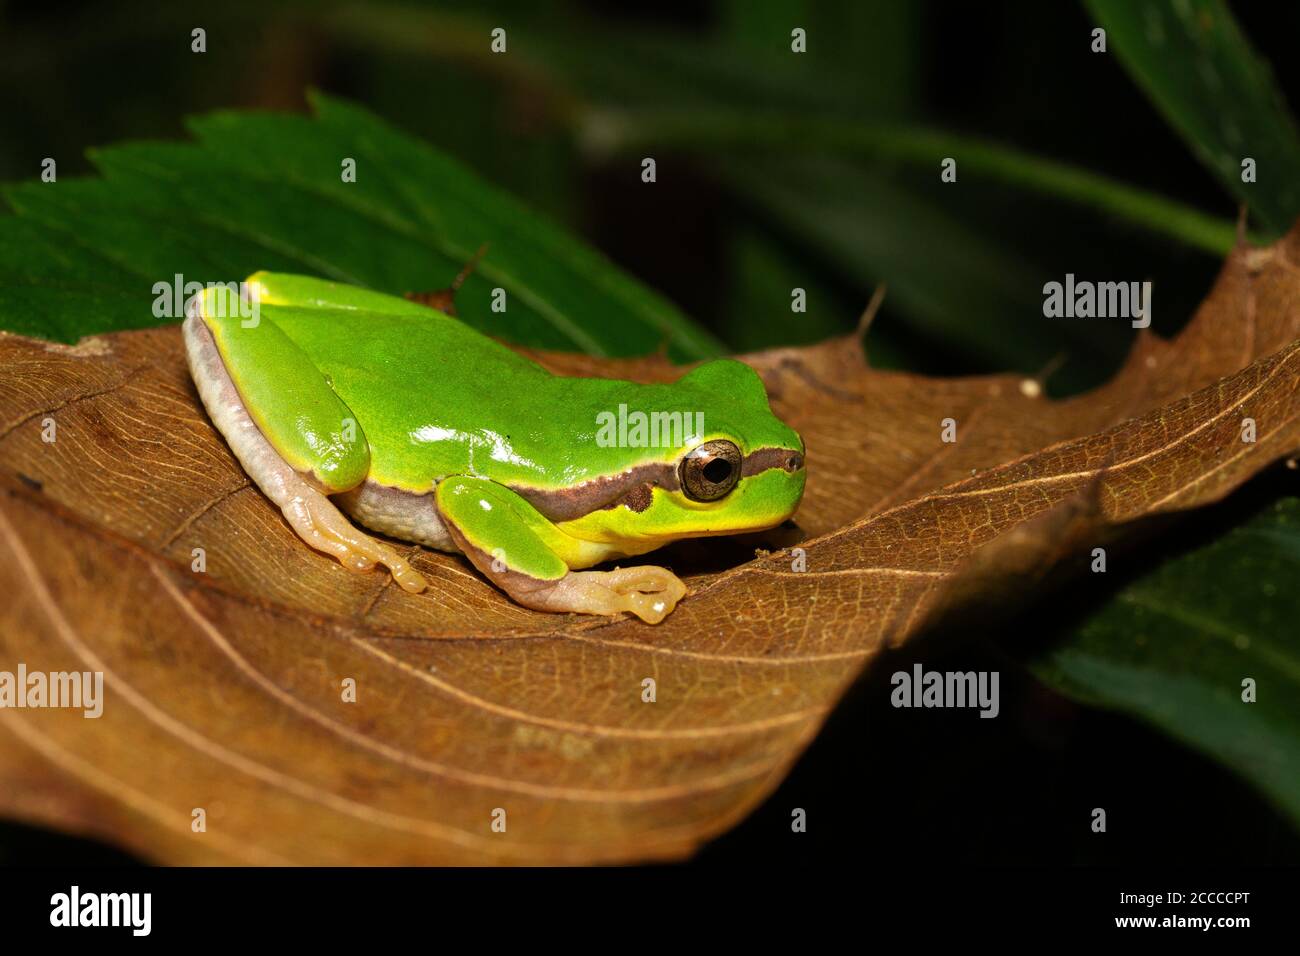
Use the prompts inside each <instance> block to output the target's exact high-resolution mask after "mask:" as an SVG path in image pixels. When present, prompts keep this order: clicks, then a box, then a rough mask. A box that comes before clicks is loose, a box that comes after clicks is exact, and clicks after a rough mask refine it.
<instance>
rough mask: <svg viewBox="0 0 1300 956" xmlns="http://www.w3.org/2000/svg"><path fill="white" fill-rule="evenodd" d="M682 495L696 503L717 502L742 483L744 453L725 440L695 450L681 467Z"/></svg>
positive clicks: (709, 442)
mask: <svg viewBox="0 0 1300 956" xmlns="http://www.w3.org/2000/svg"><path fill="white" fill-rule="evenodd" d="M677 475H678V477H679V478H680V479H681V484H682V491H683V492H685V493H686V497H687V498H690V499H691V500H692V501H717V500H718V499H719V498H721V497H723V496H724V495H726V494H727V493H728V492H729V491H731V489H732V488H734V487H736V482H738V481H740V449H739V448H737V447H736V446H735V444H734V443H732V442H729V441H727V440H726V439H724V438H718V439H715V440H713V441H706V442H705V443H704V444H703V445H700V446H698V447H696V448H692V449H691V450H690V451H689V452H688V453H687V454H686V456H685V457H684V458H682V463H681V464H680V465H678V467H677Z"/></svg>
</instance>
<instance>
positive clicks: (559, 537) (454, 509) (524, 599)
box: [436, 475, 686, 624]
mask: <svg viewBox="0 0 1300 956" xmlns="http://www.w3.org/2000/svg"><path fill="white" fill-rule="evenodd" d="M436 499H437V503H438V511H439V513H440V514H441V515H442V520H443V523H444V524H445V525H446V526H447V530H448V531H449V532H451V536H452V538H454V539H455V541H456V544H457V545H458V546H459V547H460V549H461V551H463V552H464V553H465V556H466V557H468V558H469V559H470V561H472V562H473V563H474V566H475V567H477V568H478V569H479V570H480V571H482V572H483V574H485V575H487V577H488V578H489V579H490V580H491V581H492V582H493V583H494V584H496V585H497V586H498V587H499V588H501V589H502V590H503V591H505V592H506V593H507V594H509V595H510V596H511V597H512V598H513V599H514V600H516V601H518V602H519V603H520V604H522V605H524V606H525V607H531V608H534V609H536V610H539V611H576V612H578V613H581V614H618V613H619V612H621V611H627V612H629V613H631V614H635V615H636V616H637V617H639V618H641V620H643V621H645V622H647V623H649V624H658V623H659V622H660V621H662V620H663V619H664V618H665V617H666V616H667V615H668V614H669V612H671V611H672V609H673V608H674V607H675V606H676V605H677V602H678V601H680V600H681V599H682V597H683V596H684V595H685V594H686V585H684V584H683V583H682V582H681V580H679V579H678V577H677V576H676V575H675V574H673V573H672V572H671V571H668V570H667V569H665V568H658V567H653V566H650V567H635V568H618V569H616V570H614V571H572V570H570V567H572V566H576V567H588V566H590V565H592V564H596V563H599V562H600V561H601V560H604V559H605V558H606V557H609V556H612V552H611V551H610V549H609V548H608V547H607V546H605V545H600V544H596V543H593V542H589V541H580V540H578V539H576V538H573V537H571V536H569V535H567V534H565V533H564V532H563V531H560V530H559V529H558V528H556V527H555V525H553V524H552V523H551V522H550V521H548V520H547V519H546V518H545V517H544V516H543V515H542V514H541V513H540V512H539V511H537V509H536V508H534V507H533V506H532V505H531V504H529V503H528V502H527V501H525V500H524V499H523V498H521V497H520V496H519V495H517V494H515V493H514V492H513V491H511V490H510V489H509V488H506V487H504V486H503V485H499V484H497V483H496V482H493V481H489V480H487V479H484V478H471V477H466V476H461V475H456V476H452V477H450V478H446V479H444V480H443V481H441V482H439V484H438V489H437V492H436Z"/></svg>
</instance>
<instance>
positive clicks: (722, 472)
mask: <svg viewBox="0 0 1300 956" xmlns="http://www.w3.org/2000/svg"><path fill="white" fill-rule="evenodd" d="M700 473H701V474H702V475H704V477H705V479H707V480H708V481H709V482H710V483H712V484H715V485H720V484H722V483H723V482H724V481H726V480H727V479H728V478H730V477H731V463H730V462H729V461H727V460H726V459H725V458H715V459H713V461H711V462H709V463H708V464H707V465H705V466H704V467H703V468H702V469H700Z"/></svg>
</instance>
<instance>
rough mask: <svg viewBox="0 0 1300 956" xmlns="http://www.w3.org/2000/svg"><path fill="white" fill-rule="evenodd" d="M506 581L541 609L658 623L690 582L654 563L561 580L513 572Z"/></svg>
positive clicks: (516, 594) (526, 602)
mask: <svg viewBox="0 0 1300 956" xmlns="http://www.w3.org/2000/svg"><path fill="white" fill-rule="evenodd" d="M510 577H511V578H513V579H514V580H510V581H502V582H500V583H502V584H503V585H506V586H507V589H508V590H509V592H510V596H511V597H513V598H514V599H515V600H516V601H518V602H519V603H520V604H522V605H524V606H525V607H531V608H534V609H536V610H539V611H574V612H577V613H579V614H618V613H620V612H623V611H627V612H628V613H630V614H635V615H636V616H637V617H639V618H640V619H641V620H643V621H645V622H646V623H647V624H658V623H659V622H660V621H662V620H663V619H664V618H665V617H667V616H668V615H669V614H670V613H671V612H672V610H673V608H675V607H676V606H677V602H678V601H680V600H681V599H682V598H683V597H685V596H686V585H685V584H683V583H682V581H681V579H680V578H678V577H677V575H675V574H673V573H672V572H671V571H669V570H668V569H666V568H659V567H655V566H653V565H647V566H646V567H639V568H615V569H614V570H613V571H570V572H569V573H568V574H566V575H565V576H564V577H562V578H560V579H559V580H558V581H537V580H533V579H529V578H527V577H525V576H523V575H510Z"/></svg>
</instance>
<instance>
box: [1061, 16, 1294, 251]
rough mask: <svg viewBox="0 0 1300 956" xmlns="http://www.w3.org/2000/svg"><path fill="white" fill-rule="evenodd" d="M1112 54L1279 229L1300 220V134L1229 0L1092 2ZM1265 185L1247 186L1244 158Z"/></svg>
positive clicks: (1201, 155)
mask: <svg viewBox="0 0 1300 956" xmlns="http://www.w3.org/2000/svg"><path fill="white" fill-rule="evenodd" d="M1085 6H1086V7H1087V9H1088V11H1089V12H1090V13H1091V14H1092V15H1093V17H1095V19H1096V21H1097V23H1098V24H1100V25H1101V26H1102V27H1104V28H1105V30H1106V40H1107V45H1108V50H1109V51H1111V52H1113V53H1114V54H1115V55H1117V56H1118V57H1119V60H1120V62H1121V63H1122V64H1123V65H1124V67H1125V69H1127V70H1128V72H1129V74H1130V75H1131V76H1132V77H1133V80H1134V81H1135V82H1136V83H1137V84H1138V86H1140V87H1141V88H1142V91H1143V92H1144V93H1146V95H1147V97H1148V98H1149V99H1150V100H1151V102H1152V103H1153V104H1154V105H1155V107H1156V108H1157V109H1158V110H1159V111H1160V113H1161V115H1163V116H1164V118H1165V120H1166V121H1167V122H1168V123H1169V124H1170V125H1171V126H1172V127H1173V128H1174V129H1176V130H1177V131H1178V133H1179V134H1180V135H1181V136H1182V137H1183V139H1184V140H1186V142H1187V144H1188V145H1189V146H1190V147H1191V148H1192V150H1193V151H1194V152H1195V153H1196V156H1197V158H1198V159H1200V161H1201V162H1202V163H1203V164H1204V165H1205V166H1206V167H1207V168H1208V169H1210V170H1211V171H1212V172H1213V173H1214V174H1215V175H1216V176H1217V177H1218V179H1219V181H1220V182H1221V183H1222V184H1223V185H1224V186H1225V187H1226V188H1227V190H1228V192H1230V193H1231V194H1232V195H1233V196H1235V197H1236V198H1237V199H1238V200H1240V201H1241V202H1243V203H1246V204H1247V206H1248V207H1249V208H1250V210H1251V211H1252V212H1253V213H1254V214H1255V215H1257V216H1258V217H1259V219H1260V220H1261V221H1262V222H1263V223H1264V224H1266V225H1267V226H1268V227H1269V229H1271V230H1273V231H1275V232H1281V231H1283V230H1285V229H1286V228H1287V227H1288V226H1290V225H1291V223H1292V222H1293V221H1294V220H1295V218H1296V215H1297V214H1300V179H1297V177H1296V175H1295V172H1296V170H1297V169H1300V134H1297V132H1296V126H1295V122H1294V121H1293V120H1292V118H1291V114H1290V112H1289V111H1288V109H1287V106H1286V103H1285V101H1284V100H1283V98H1282V95H1281V93H1280V92H1279V91H1278V89H1277V86H1276V84H1275V83H1274V80H1273V74H1272V71H1271V70H1270V69H1269V66H1268V64H1267V62H1266V61H1264V60H1263V59H1262V58H1261V57H1259V56H1258V54H1256V53H1255V51H1254V49H1252V47H1251V45H1250V42H1249V41H1248V40H1247V39H1246V37H1245V35H1244V34H1243V33H1242V32H1241V28H1240V27H1239V26H1238V25H1237V21H1236V20H1235V19H1234V18H1233V16H1232V13H1231V12H1230V11H1229V10H1228V7H1227V5H1226V4H1225V3H1223V2H1222V0H1176V2H1175V0H1163V2H1157V0H1150V2H1143V3H1134V2H1132V0H1085ZM1246 157H1251V158H1253V159H1254V160H1255V161H1256V164H1257V168H1256V172H1257V175H1258V180H1257V181H1256V182H1254V183H1244V182H1242V180H1241V176H1242V168H1241V163H1242V160H1243V159H1244V158H1246Z"/></svg>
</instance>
